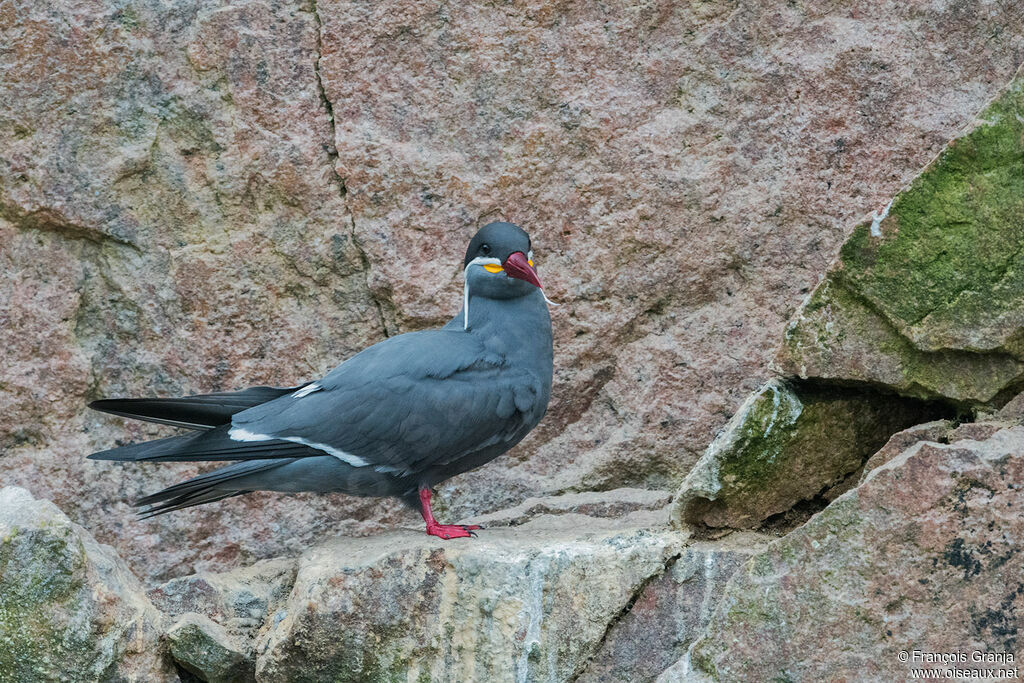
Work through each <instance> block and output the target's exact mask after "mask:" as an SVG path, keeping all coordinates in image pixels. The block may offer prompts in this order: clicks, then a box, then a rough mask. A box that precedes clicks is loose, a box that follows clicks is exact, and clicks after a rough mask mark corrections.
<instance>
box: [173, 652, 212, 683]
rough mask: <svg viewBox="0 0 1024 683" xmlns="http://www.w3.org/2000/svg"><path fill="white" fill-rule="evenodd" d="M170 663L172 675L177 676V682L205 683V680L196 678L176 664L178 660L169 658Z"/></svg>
mask: <svg viewBox="0 0 1024 683" xmlns="http://www.w3.org/2000/svg"><path fill="white" fill-rule="evenodd" d="M171 663H172V664H173V665H174V673H176V674H177V675H178V680H179V681H181V683H205V681H206V679H205V678H200V677H199V676H196V675H195V674H194V673H192V672H191V671H189V670H188V669H186V668H185V667H184V666H182V665H181V664H180V663H178V660H176V659H174V658H173V657H172V658H171Z"/></svg>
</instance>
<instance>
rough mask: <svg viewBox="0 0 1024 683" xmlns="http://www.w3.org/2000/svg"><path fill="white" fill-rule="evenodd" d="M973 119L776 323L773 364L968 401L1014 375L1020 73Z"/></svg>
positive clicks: (1020, 290) (1022, 182) (995, 396)
mask: <svg viewBox="0 0 1024 683" xmlns="http://www.w3.org/2000/svg"><path fill="white" fill-rule="evenodd" d="M979 119H980V120H979V122H978V125H977V126H975V127H974V128H973V129H972V130H971V131H970V132H969V133H967V134H966V135H964V136H962V137H960V138H957V139H955V140H953V141H952V142H951V143H950V144H949V145H948V146H947V147H946V149H944V150H943V151H942V153H941V154H940V155H939V156H938V157H937V158H936V159H935V160H934V161H933V162H932V163H931V164H930V165H929V166H928V168H927V169H925V170H924V172H923V173H922V174H921V175H920V176H918V177H917V178H915V179H914V181H913V182H912V183H911V184H910V186H909V187H908V188H907V189H906V190H904V191H903V192H901V193H900V194H898V195H897V196H896V197H895V199H893V201H892V204H891V206H890V208H889V209H888V213H887V215H886V217H885V218H884V219H882V220H874V221H871V222H868V223H864V224H861V225H860V226H858V227H857V228H856V229H855V230H854V232H853V235H852V236H851V237H850V239H849V240H848V241H847V242H846V244H844V245H843V248H842V250H841V252H840V257H839V260H838V262H837V263H836V265H835V266H834V268H833V269H832V270H831V271H830V272H829V274H828V275H827V276H826V278H825V281H824V282H822V284H821V285H819V286H818V288H817V289H816V290H815V291H814V293H813V294H812V295H811V296H810V298H809V299H808V301H807V303H805V304H804V306H803V307H802V308H801V309H800V311H799V312H798V313H797V315H796V316H795V317H794V319H793V320H792V322H791V323H790V325H789V327H788V328H787V329H786V335H785V343H784V345H783V347H782V350H781V352H780V355H779V364H780V366H781V367H782V368H783V370H784V371H787V372H790V373H793V374H796V375H798V376H800V377H804V378H806V377H815V378H823V379H828V380H845V381H851V380H857V381H864V382H871V383H874V384H880V385H885V386H887V387H890V388H892V389H895V390H897V391H900V392H901V393H904V394H908V395H916V396H924V397H945V398H949V399H953V400H956V401H961V402H968V403H992V402H1000V401H1001V402H1005V401H1006V400H1007V399H1008V398H1009V396H1008V395H1007V392H1009V391H1012V390H1013V389H1015V388H1018V387H1019V385H1020V383H1021V381H1022V380H1024V345H1022V342H1024V314H1022V311H1024V305H1022V304H1024V260H1022V259H1024V256H1022V254H1024V230H1022V229H1021V226H1022V225H1024V77H1021V78H1017V79H1015V80H1014V81H1013V82H1012V83H1011V84H1010V85H1009V87H1008V88H1007V89H1006V91H1005V92H1004V93H1003V94H1002V95H1001V96H1000V97H999V98H998V99H996V101H995V102H993V103H992V104H991V105H990V106H989V107H987V108H986V109H985V111H984V112H982V113H981V115H980V117H979ZM1009 395H1012V393H1010V394H1009Z"/></svg>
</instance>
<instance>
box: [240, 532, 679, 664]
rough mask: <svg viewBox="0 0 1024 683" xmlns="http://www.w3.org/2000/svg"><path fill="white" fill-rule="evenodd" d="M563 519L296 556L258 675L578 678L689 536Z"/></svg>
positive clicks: (375, 541)
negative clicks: (452, 538) (555, 525)
mask: <svg viewBox="0 0 1024 683" xmlns="http://www.w3.org/2000/svg"><path fill="white" fill-rule="evenodd" d="M568 521H569V522H570V524H567V525H566V526H565V527H563V529H562V530H561V532H560V533H558V532H555V531H552V530H551V529H550V528H549V529H547V530H546V531H544V532H542V533H540V532H537V531H535V530H533V525H531V524H527V525H523V526H521V527H517V528H516V529H509V530H488V531H487V532H486V534H482V535H481V536H480V537H479V538H477V539H473V540H472V541H469V542H465V543H443V542H439V541H437V540H436V539H432V538H429V537H426V536H424V535H422V534H412V533H405V534H387V535H383V536H377V537H373V538H366V539H347V540H342V539H339V540H337V541H333V542H329V543H327V544H324V545H323V546H320V547H318V548H317V549H315V550H313V551H311V552H310V553H309V554H307V555H305V556H303V558H302V559H301V560H300V562H299V571H298V575H297V577H296V581H295V586H294V588H293V590H292V593H291V596H290V598H289V600H288V603H287V605H286V606H285V608H284V609H283V611H282V614H283V615H284V616H283V618H281V619H279V620H278V619H275V624H274V626H273V627H272V628H271V629H270V630H269V631H268V632H267V634H266V635H265V636H264V637H263V639H261V641H260V644H259V645H258V646H257V650H258V651H259V652H260V655H259V659H258V662H257V676H258V677H259V678H262V679H266V680H310V681H312V680H325V679H330V680H338V681H366V680H380V681H387V680H399V679H401V680H408V679H411V680H418V679H421V678H422V679H426V680H435V681H460V680H493V681H504V680H508V681H514V680H519V681H561V680H569V679H571V678H572V676H573V675H574V674H575V673H576V672H577V671H578V670H581V669H582V668H583V667H584V665H585V664H586V661H587V659H588V657H590V656H591V655H592V654H593V653H594V651H595V650H596V649H597V647H598V645H599V644H600V642H601V640H602V636H603V635H604V633H605V630H606V628H607V625H608V624H609V623H610V622H611V620H612V619H613V618H614V616H615V615H616V614H619V613H620V612H622V611H623V610H624V609H625V608H626V607H627V606H628V604H629V602H630V599H631V598H632V596H633V595H634V593H635V592H637V591H638V590H639V589H640V587H641V586H642V585H643V584H644V583H645V582H646V581H648V580H650V579H651V577H654V576H657V575H660V574H661V573H663V572H664V571H665V568H666V565H668V564H670V563H671V562H672V561H673V558H674V557H675V556H676V555H678V554H679V553H680V552H682V545H683V541H684V540H685V536H683V535H679V534H677V533H675V532H670V531H660V532H659V531H645V530H636V529H633V530H628V531H620V532H612V533H607V532H601V531H599V530H595V529H593V528H589V529H588V528H583V529H581V528H580V526H579V524H578V519H575V518H574V519H571V520H568ZM541 539H543V540H541Z"/></svg>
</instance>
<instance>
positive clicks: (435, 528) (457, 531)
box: [427, 523, 481, 538]
mask: <svg viewBox="0 0 1024 683" xmlns="http://www.w3.org/2000/svg"><path fill="white" fill-rule="evenodd" d="M480 528H481V527H479V526H477V525H475V524H436V523H435V524H432V525H431V524H428V525H427V534H428V535H430V536H437V537H438V538H469V537H470V536H476V533H475V531H476V529H480Z"/></svg>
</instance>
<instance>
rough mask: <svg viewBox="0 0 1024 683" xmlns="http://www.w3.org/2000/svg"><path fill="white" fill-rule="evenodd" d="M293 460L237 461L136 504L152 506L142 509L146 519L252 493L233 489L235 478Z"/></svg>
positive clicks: (143, 498)
mask: <svg viewBox="0 0 1024 683" xmlns="http://www.w3.org/2000/svg"><path fill="white" fill-rule="evenodd" d="M290 462H293V460H254V461H249V462H239V463H235V464H234V465H228V466H227V467H222V468H220V469H218V470H213V471H212V472H207V473H205V474H200V475H199V476H197V477H193V478H192V479H189V480H187V481H183V482H180V483H178V484H174V485H173V486H168V487H167V488H165V489H163V490H162V491H157V492H156V493H151V494H149V495H148V496H143V497H142V498H140V499H139V500H137V501H135V506H136V507H142V506H146V505H148V506H150V507H149V509H147V510H141V511H140V512H139V515H140V516H141V517H142V518H143V519H148V518H149V517H155V516H156V515H162V514H165V513H167V512H172V511H174V510H184V509H185V508H190V507H194V506H196V505H202V504H203V503H212V502H215V501H218V500H223V499H225V498H230V497H232V496H240V495H242V494H245V493H250V492H251V489H232V488H231V486H230V482H231V480H232V479H237V478H239V477H246V476H249V475H251V474H255V473H257V472H263V471H266V470H269V469H274V468H275V467H280V466H282V465H286V464H288V463H290Z"/></svg>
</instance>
